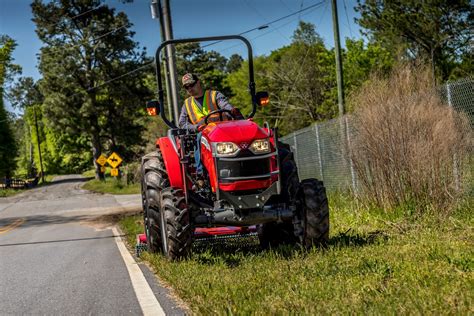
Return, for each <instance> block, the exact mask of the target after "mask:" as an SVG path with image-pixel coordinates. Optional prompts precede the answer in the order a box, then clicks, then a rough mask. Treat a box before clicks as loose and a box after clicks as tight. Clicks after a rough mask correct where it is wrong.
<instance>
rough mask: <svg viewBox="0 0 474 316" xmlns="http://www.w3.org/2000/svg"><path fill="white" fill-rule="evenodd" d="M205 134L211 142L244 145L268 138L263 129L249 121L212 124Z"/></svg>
mask: <svg viewBox="0 0 474 316" xmlns="http://www.w3.org/2000/svg"><path fill="white" fill-rule="evenodd" d="M203 134H204V135H205V136H206V137H207V139H209V140H210V141H211V142H233V143H242V142H250V141H252V140H255V139H262V138H267V137H268V134H267V133H265V131H264V130H263V129H261V128H260V127H259V126H258V125H257V124H256V123H254V122H252V121H249V120H241V121H225V122H217V123H211V124H209V125H208V126H207V127H206V129H205V130H204V131H203Z"/></svg>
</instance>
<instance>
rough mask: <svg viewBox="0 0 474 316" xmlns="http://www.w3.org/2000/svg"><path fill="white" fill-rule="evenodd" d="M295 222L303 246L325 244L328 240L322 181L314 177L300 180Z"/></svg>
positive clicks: (326, 200) (327, 214)
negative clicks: (297, 223)
mask: <svg viewBox="0 0 474 316" xmlns="http://www.w3.org/2000/svg"><path fill="white" fill-rule="evenodd" d="M298 200H299V201H298V202H299V203H298V211H297V218H296V220H297V222H298V221H299V222H300V224H299V225H300V227H301V228H302V229H301V230H300V234H299V239H300V242H301V244H302V245H303V246H305V247H307V248H310V247H312V246H326V245H327V243H328V241H329V206H328V199H327V196H326V189H325V188H324V185H323V182H321V181H319V180H316V179H306V180H303V181H301V184H300V188H299V192H298Z"/></svg>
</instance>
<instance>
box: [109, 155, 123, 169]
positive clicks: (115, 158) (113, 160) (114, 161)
mask: <svg viewBox="0 0 474 316" xmlns="http://www.w3.org/2000/svg"><path fill="white" fill-rule="evenodd" d="M107 162H108V163H109V165H110V166H111V167H112V168H117V167H118V166H119V165H120V164H121V163H122V158H120V156H119V155H118V154H117V153H115V152H114V153H112V154H111V155H110V156H109V158H107Z"/></svg>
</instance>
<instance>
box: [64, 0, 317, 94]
mask: <svg viewBox="0 0 474 316" xmlns="http://www.w3.org/2000/svg"><path fill="white" fill-rule="evenodd" d="M324 3H326V1H320V2H318V3H315V4H313V5H310V6H308V7H306V8H303V9H301V10H298V11H296V12H293V13H290V14H288V15H285V16H283V17H280V18H278V19H275V20H273V21H270V22H269V23H267V24H263V25H260V26H257V27H254V28H251V29H249V30H246V31H244V32H241V33H239V35H243V34H246V33H250V32H252V31H255V30H258V29H262V28H266V27H268V26H269V25H271V24H274V23H276V22H279V21H282V20H284V19H287V18H289V17H291V16H294V15H296V14H299V13H300V12H304V11H308V10H310V9H312V8H315V7H317V6H320V5H322V4H324ZM291 22H293V21H290V22H288V23H286V24H284V25H287V24H289V23H291ZM284 25H283V26H284ZM281 27H282V26H280V28H281ZM274 31H275V30H271V31H269V32H267V33H265V34H263V35H260V36H264V35H266V34H268V33H271V32H274ZM260 36H257V37H255V38H258V37H260ZM255 38H254V39H255ZM219 42H221V41H217V42H212V43H210V44H207V45H204V46H200V48H204V47H208V46H211V45H215V44H217V43H219ZM232 47H235V45H234V46H232ZM232 47H228V48H225V49H223V50H221V52H222V51H224V50H226V49H230V48H232ZM192 51H193V50H189V51H187V52H192ZM185 53H186V52H185ZM153 63H154V62H149V63H147V64H145V65H143V66H141V67H138V68H136V69H134V70H132V71H130V72H127V73H125V74H123V75H120V76H118V77H115V78H112V79H110V80H107V81H105V82H104V83H102V84H100V85H98V86H95V87H91V88H89V89H87V90H86V92H89V91H92V90H94V89H97V88H100V87H103V86H105V85H107V84H109V83H111V82H113V81H115V80H118V79H121V78H123V77H126V76H128V75H130V74H132V73H135V72H138V71H140V70H142V69H145V68H146V67H149V66H150V65H151V64H153ZM78 94H79V93H76V94H74V95H73V96H75V95H78Z"/></svg>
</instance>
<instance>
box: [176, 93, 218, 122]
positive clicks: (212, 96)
mask: <svg viewBox="0 0 474 316" xmlns="http://www.w3.org/2000/svg"><path fill="white" fill-rule="evenodd" d="M216 95H217V91H213V90H206V91H205V92H204V99H203V101H202V103H203V104H202V107H199V105H198V104H197V102H196V99H194V97H189V98H187V99H186V100H185V101H184V104H185V106H186V111H187V112H188V117H189V119H190V120H191V123H192V124H197V123H199V122H200V121H201V120H202V119H203V118H204V117H205V116H207V115H208V114H209V113H210V112H212V111H215V110H218V109H219V107H218V106H217V100H216ZM222 117H223V120H227V116H226V115H225V114H223V115H222ZM218 120H219V114H214V115H212V116H211V117H210V118H209V122H214V121H218Z"/></svg>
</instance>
